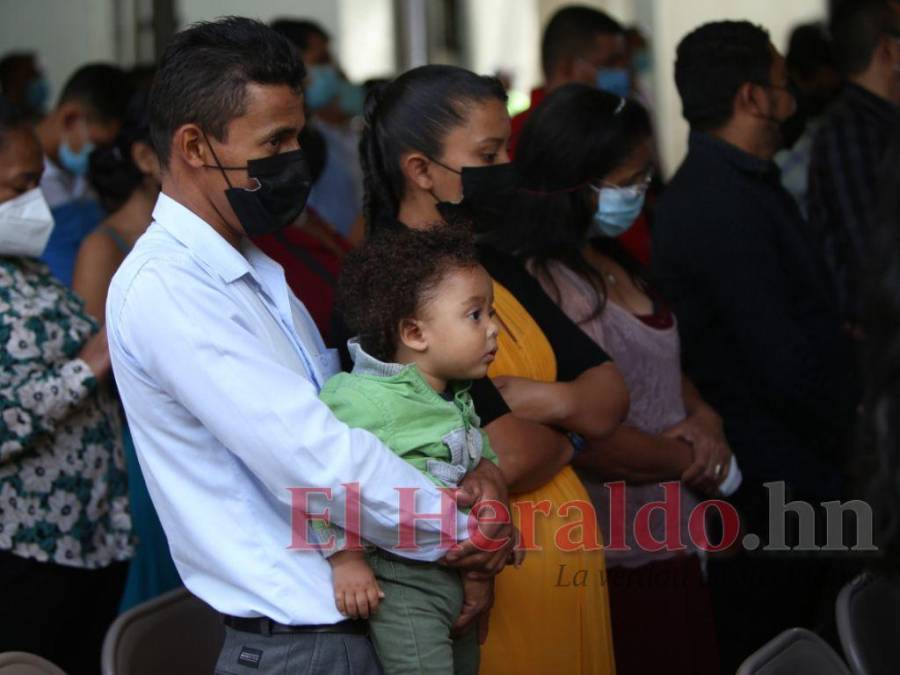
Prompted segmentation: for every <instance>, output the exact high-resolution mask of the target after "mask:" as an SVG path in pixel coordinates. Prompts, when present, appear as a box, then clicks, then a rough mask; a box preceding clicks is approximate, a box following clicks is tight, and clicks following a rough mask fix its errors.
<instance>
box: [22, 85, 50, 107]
mask: <svg viewBox="0 0 900 675" xmlns="http://www.w3.org/2000/svg"><path fill="white" fill-rule="evenodd" d="M49 96H50V83H49V82H47V78H45V77H35V78H33V79H31V80H29V81H28V84H27V85H26V87H25V105H27V106H28V107H29V108H30V109H31V110H33V111H35V112H39V113H42V112H44V106H45V105H46V104H47V99H48V98H49Z"/></svg>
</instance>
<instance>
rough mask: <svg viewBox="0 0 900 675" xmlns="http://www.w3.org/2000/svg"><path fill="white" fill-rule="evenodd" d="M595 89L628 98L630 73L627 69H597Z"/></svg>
mask: <svg viewBox="0 0 900 675" xmlns="http://www.w3.org/2000/svg"><path fill="white" fill-rule="evenodd" d="M597 89H602V90H603V91H608V92H609V93H610V94H615V95H616V96H621V97H622V98H628V96H629V95H630V94H631V73H629V72H628V69H627V68H598V69H597Z"/></svg>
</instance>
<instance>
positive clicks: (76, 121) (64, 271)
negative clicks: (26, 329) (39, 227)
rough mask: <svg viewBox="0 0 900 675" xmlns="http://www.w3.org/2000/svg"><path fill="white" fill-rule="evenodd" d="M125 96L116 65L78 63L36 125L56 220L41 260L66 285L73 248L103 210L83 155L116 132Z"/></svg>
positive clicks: (124, 79)
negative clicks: (88, 179)
mask: <svg viewBox="0 0 900 675" xmlns="http://www.w3.org/2000/svg"><path fill="white" fill-rule="evenodd" d="M130 96H131V85H130V83H129V80H128V76H127V75H126V74H125V72H124V71H123V70H122V69H121V68H118V67H116V66H112V65H108V64H103V63H95V64H90V65H86V66H82V67H81V68H79V69H78V70H76V71H75V73H74V74H73V75H72V77H70V78H69V80H68V81H67V82H66V84H65V86H64V87H63V90H62V93H61V94H60V97H59V101H58V103H57V104H56V107H55V108H54V109H53V110H52V111H51V112H50V113H49V114H48V115H47V116H46V117H44V119H42V120H41V121H40V122H39V123H38V125H37V135H38V138H39V139H40V142H41V147H42V148H43V150H44V157H45V160H44V177H43V178H42V179H41V190H43V192H44V197H45V198H46V199H47V203H48V204H49V205H50V209H51V211H52V212H53V218H54V220H55V221H56V227H55V228H54V230H53V234H52V235H51V236H50V241H49V242H48V243H47V249H46V251H45V252H44V255H43V256H42V258H41V259H42V260H43V261H44V262H46V263H47V265H48V266H49V267H50V271H51V272H52V273H53V275H54V276H55V277H56V278H57V279H59V280H60V281H61V282H63V283H64V284H65V285H67V286H69V285H71V283H72V273H73V271H74V268H75V257H76V256H77V255H78V247H79V246H81V242H82V241H83V240H84V238H85V237H86V236H87V235H88V234H90V233H91V232H92V231H93V229H94V228H95V227H97V225H98V224H99V223H100V221H101V220H102V219H103V215H104V213H103V209H102V207H101V206H100V204H99V203H98V202H97V200H96V198H95V196H94V195H93V194H92V191H91V189H90V186H89V184H88V181H87V170H88V159H89V158H90V155H91V152H92V151H93V150H94V149H95V148H98V147H102V146H105V145H109V144H110V143H112V142H113V140H114V139H115V137H116V134H118V133H119V128H120V127H121V126H122V118H123V117H124V115H125V108H126V106H127V105H128V100H129V98H130Z"/></svg>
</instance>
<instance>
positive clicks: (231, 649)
mask: <svg viewBox="0 0 900 675" xmlns="http://www.w3.org/2000/svg"><path fill="white" fill-rule="evenodd" d="M215 675H383V671H382V669H381V665H380V664H379V663H378V657H377V656H376V655H375V648H374V647H373V646H372V643H371V642H370V641H369V638H367V637H365V636H364V635H352V634H345V633H291V634H286V635H258V634H256V633H244V632H242V631H238V630H234V629H233V628H230V627H226V628H225V644H224V645H223V646H222V652H221V653H220V654H219V661H218V663H216V674H215Z"/></svg>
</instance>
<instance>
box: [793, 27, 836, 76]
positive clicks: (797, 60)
mask: <svg viewBox="0 0 900 675" xmlns="http://www.w3.org/2000/svg"><path fill="white" fill-rule="evenodd" d="M785 61H786V63H787V69H788V72H789V73H791V74H792V75H796V76H798V77H800V78H802V79H804V80H809V79H812V78H813V77H815V76H816V74H817V73H818V72H819V71H820V70H821V69H822V68H828V69H833V68H835V63H834V50H833V49H832V46H831V40H830V39H829V36H828V33H827V32H826V31H825V28H824V27H823V26H822V24H820V23H805V24H801V25H799V26H796V27H795V28H794V30H793V31H791V39H790V41H789V43H788V50H787V54H786V55H785Z"/></svg>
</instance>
